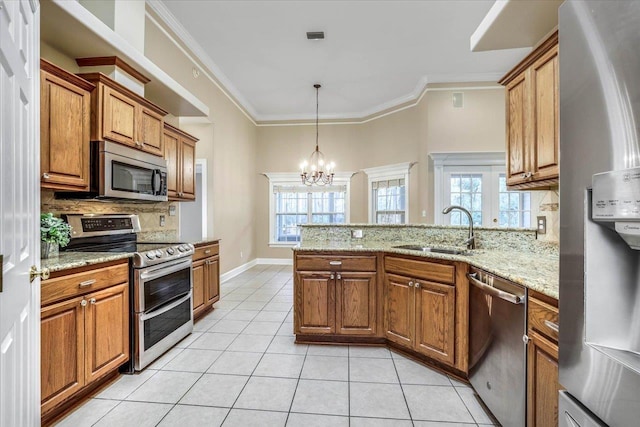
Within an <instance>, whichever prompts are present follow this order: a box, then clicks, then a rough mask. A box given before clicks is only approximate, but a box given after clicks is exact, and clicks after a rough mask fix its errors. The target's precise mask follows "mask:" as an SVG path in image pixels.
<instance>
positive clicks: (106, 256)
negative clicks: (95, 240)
mask: <svg viewBox="0 0 640 427" xmlns="http://www.w3.org/2000/svg"><path fill="white" fill-rule="evenodd" d="M132 256H133V252H124V253H114V252H60V254H59V255H57V256H52V257H50V258H46V259H43V260H40V267H41V268H48V269H49V271H50V272H51V273H53V272H54V271H61V270H68V269H70V268H78V267H84V266H87V265H93V264H100V263H103V262H109V261H116V260H119V259H126V258H131V257H132Z"/></svg>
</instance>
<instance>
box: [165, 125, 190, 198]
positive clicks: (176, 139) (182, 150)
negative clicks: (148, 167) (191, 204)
mask: <svg viewBox="0 0 640 427" xmlns="http://www.w3.org/2000/svg"><path fill="white" fill-rule="evenodd" d="M197 141H198V139H196V138H194V137H193V136H191V135H189V134H188V133H186V132H184V131H181V130H180V129H178V128H176V127H173V126H171V125H169V124H166V123H165V124H164V142H163V146H164V158H165V160H166V161H167V192H168V195H169V200H195V199H196V142H197Z"/></svg>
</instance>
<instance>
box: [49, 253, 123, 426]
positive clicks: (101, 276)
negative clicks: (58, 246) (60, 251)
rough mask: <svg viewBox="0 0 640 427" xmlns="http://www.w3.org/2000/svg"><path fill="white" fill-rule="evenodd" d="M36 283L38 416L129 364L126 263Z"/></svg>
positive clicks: (69, 273)
mask: <svg viewBox="0 0 640 427" xmlns="http://www.w3.org/2000/svg"><path fill="white" fill-rule="evenodd" d="M52 276H53V277H52V278H51V279H48V280H45V281H43V282H42V309H41V330H40V337H41V354H42V357H41V403H42V413H43V414H45V413H47V412H50V411H51V410H52V409H54V408H56V407H57V406H59V405H60V404H61V403H63V402H65V401H67V400H68V399H69V398H71V397H72V396H73V395H74V394H76V393H78V392H79V391H81V390H82V389H83V388H85V387H86V386H88V385H90V384H92V383H94V382H96V381H97V380H99V379H101V378H103V377H105V375H106V374H108V373H110V372H114V371H115V370H117V369H118V367H119V366H120V365H122V364H123V363H125V362H126V361H128V360H129V266H128V263H127V262H124V263H119V264H115V265H109V266H96V267H94V268H89V269H87V268H85V269H82V270H76V271H69V272H58V273H54V274H53V275H52Z"/></svg>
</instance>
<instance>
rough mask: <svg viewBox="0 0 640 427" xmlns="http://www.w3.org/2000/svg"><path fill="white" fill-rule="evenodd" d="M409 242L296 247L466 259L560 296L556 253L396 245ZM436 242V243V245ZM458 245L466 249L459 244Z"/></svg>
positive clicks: (334, 243) (532, 287)
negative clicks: (454, 252)
mask: <svg viewBox="0 0 640 427" xmlns="http://www.w3.org/2000/svg"><path fill="white" fill-rule="evenodd" d="M406 243H407V242H359V243H357V244H356V243H351V242H324V243H319V242H309V243H304V242H303V243H302V244H301V245H300V246H297V247H295V248H293V250H294V251H336V252H342V251H344V252H381V251H384V252H387V253H397V254H402V255H413V256H422V257H425V258H432V259H444V260H449V261H463V262H466V263H468V264H469V265H472V266H474V267H478V268H481V269H483V270H485V271H487V272H489V273H493V274H495V275H498V276H500V277H503V278H505V279H508V280H511V281H512V282H515V283H518V284H520V285H523V286H525V287H527V288H529V289H533V290H535V291H537V292H540V293H542V294H544V295H547V296H550V297H552V298H555V299H558V295H559V282H558V280H559V266H560V262H559V258H558V255H557V254H536V253H533V254H532V253H528V252H518V251H514V250H510V251H504V250H495V249H475V250H472V251H466V253H465V254H464V255H462V254H461V255H449V254H439V253H435V252H418V251H412V250H407V249H398V248H394V247H393V246H398V245H402V244H406ZM434 246H435V245H434ZM458 249H464V248H459V247H458Z"/></svg>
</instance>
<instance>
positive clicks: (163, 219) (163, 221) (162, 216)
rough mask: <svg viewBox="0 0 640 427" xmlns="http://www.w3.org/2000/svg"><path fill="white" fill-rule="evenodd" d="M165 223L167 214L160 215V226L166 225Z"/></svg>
mask: <svg viewBox="0 0 640 427" xmlns="http://www.w3.org/2000/svg"><path fill="white" fill-rule="evenodd" d="M164 224H165V216H164V215H160V227H164Z"/></svg>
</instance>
